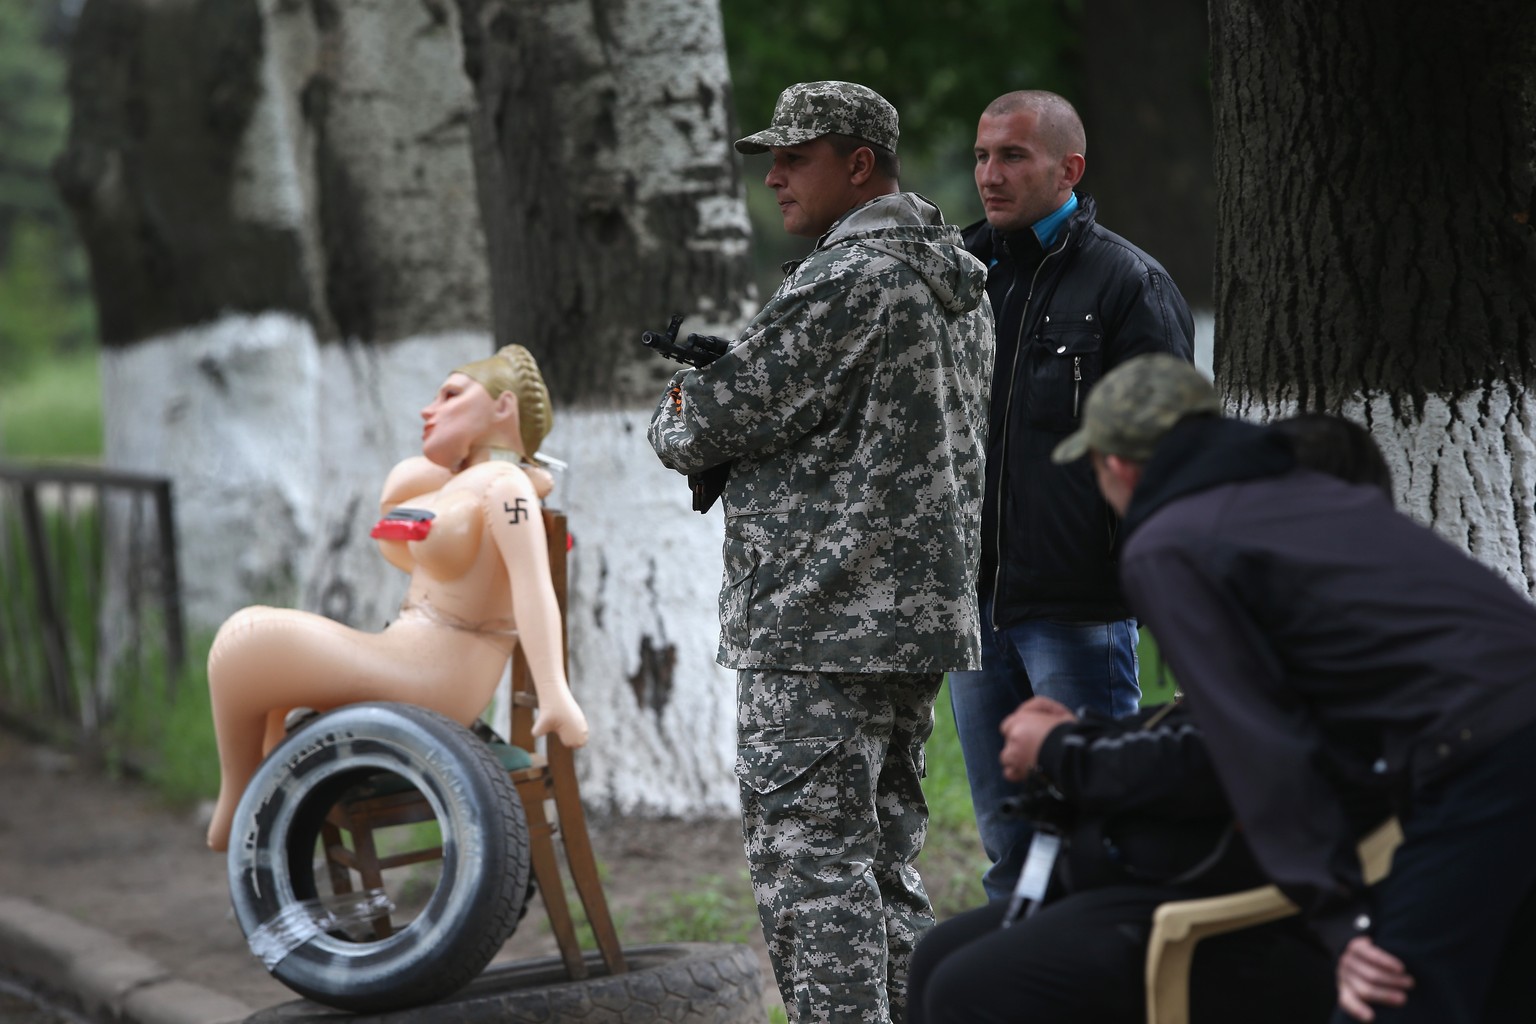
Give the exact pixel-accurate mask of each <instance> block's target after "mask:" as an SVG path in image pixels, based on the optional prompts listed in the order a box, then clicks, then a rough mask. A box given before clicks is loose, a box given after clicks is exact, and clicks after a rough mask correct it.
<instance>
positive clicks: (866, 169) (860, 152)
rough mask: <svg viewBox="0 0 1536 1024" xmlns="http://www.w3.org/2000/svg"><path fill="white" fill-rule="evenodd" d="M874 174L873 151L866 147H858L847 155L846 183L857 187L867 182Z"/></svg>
mask: <svg viewBox="0 0 1536 1024" xmlns="http://www.w3.org/2000/svg"><path fill="white" fill-rule="evenodd" d="M874 173H875V151H874V150H872V149H870V148H869V147H868V146H860V147H859V148H858V149H855V150H854V151H853V152H852V153H850V154H848V182H849V184H851V185H853V186H855V187H858V186H861V185H863V184H864V183H865V182H867V181H869V179H870V176H871V175H873V174H874Z"/></svg>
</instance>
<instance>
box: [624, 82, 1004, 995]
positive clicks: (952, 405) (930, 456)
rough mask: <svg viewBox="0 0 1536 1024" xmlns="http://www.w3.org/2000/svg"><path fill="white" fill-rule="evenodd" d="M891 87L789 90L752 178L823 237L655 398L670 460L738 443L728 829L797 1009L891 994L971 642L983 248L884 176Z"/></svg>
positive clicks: (987, 339) (725, 659)
mask: <svg viewBox="0 0 1536 1024" xmlns="http://www.w3.org/2000/svg"><path fill="white" fill-rule="evenodd" d="M896 139H897V118H896V111H895V109H893V108H892V107H891V105H890V104H889V103H887V102H886V101H885V100H884V99H883V98H881V97H880V96H879V95H878V94H876V93H875V92H873V91H872V90H870V89H868V88H865V87H864V86H860V85H853V84H850V83H847V82H811V83H804V84H800V85H795V86H792V87H790V88H789V89H786V90H785V91H784V92H783V94H781V95H780V97H779V102H778V105H777V107H776V108H775V110H774V116H773V124H772V126H771V127H770V128H768V129H767V130H766V131H763V132H759V133H758V134H756V135H752V136H749V137H747V138H745V139H742V140H740V141H739V142H737V143H736V148H737V149H738V150H739V151H740V152H743V153H763V152H770V151H771V152H772V154H773V166H772V168H771V169H770V171H769V172H768V175H767V177H766V178H765V183H766V184H767V185H768V187H769V188H771V189H773V190H774V193H775V194H776V196H777V197H778V200H779V207H780V210H781V211H782V213H783V217H784V226H785V229H786V230H787V231H789V232H790V233H791V234H796V235H801V236H804V237H808V238H815V239H816V246H815V248H814V249H813V250H812V252H811V254H810V255H809V256H807V257H806V258H805V259H803V260H801V261H799V262H797V263H791V264H789V265H788V266H787V267H786V271H787V273H786V277H785V279H784V283H783V284H782V285H781V286H780V287H779V289H778V291H777V292H776V293H774V296H773V298H772V299H770V300H769V302H768V304H767V305H766V306H765V307H764V308H763V310H762V312H760V313H759V314H758V315H757V316H756V317H754V318H753V320H752V321H751V323H749V324H748V325H747V327H746V330H745V332H744V333H743V334H742V336H741V338H740V339H739V340H737V341H736V342H735V343H734V344H733V346H732V347H731V349H730V350H729V351H728V352H727V353H726V354H725V355H723V356H721V357H720V358H719V359H718V360H716V361H715V362H713V363H711V364H710V365H708V366H706V367H704V368H702V369H695V370H685V371H682V372H681V373H679V374H678V375H677V376H676V377H674V378H673V380H672V387H671V390H670V391H669V393H668V394H667V395H666V397H665V398H663V400H662V402H661V405H660V407H659V408H658V409H657V410H656V414H655V416H654V417H653V418H652V420H651V427H650V439H651V444H652V446H653V447H654V448H655V449H656V452H657V454H658V455H660V456H661V459H662V461H663V462H664V463H665V464H666V465H668V466H670V467H671V468H673V469H676V470H678V471H680V472H684V473H690V474H701V473H704V472H705V471H707V470H711V469H713V468H714V467H718V466H722V465H726V464H728V465H729V467H730V470H729V479H728V480H727V481H726V483H725V486H724V494H723V497H724V503H725V579H724V583H723V586H722V588H721V594H720V653H719V658H720V662H721V664H723V665H726V666H727V667H731V668H735V669H738V670H739V674H738V682H737V702H738V709H739V710H738V743H739V748H738V756H737V762H736V773H737V776H738V778H739V781H740V784H741V799H742V819H743V832H744V837H745V841H746V850H747V860H748V863H749V864H750V866H751V871H752V880H753V888H754V891H755V894H756V898H757V905H758V910H759V915H760V917H761V919H762V925H763V931H764V934H765V936H766V937H767V940H768V948H769V954H770V956H771V957H772V960H773V965H774V973H775V975H776V976H777V980H778V984H779V991H780V992H781V993H782V994H783V997H784V1003H785V1006H786V1008H787V1010H788V1013H789V1017H790V1019H791V1020H792V1021H798V1022H800V1024H811V1022H813V1021H814V1022H828V1024H830V1022H837V1024H843V1022H848V1021H861V1022H868V1024H884V1022H886V1021H889V1020H892V1019H895V1020H898V1021H899V1020H901V1019H903V1018H904V1016H905V993H906V973H907V962H908V958H909V955H910V953H911V950H912V946H913V944H914V943H915V941H916V939H917V937H918V935H919V933H920V932H921V931H922V930H923V929H925V928H926V927H928V926H929V925H930V924H931V923H932V920H933V912H932V909H931V907H930V905H929V903H928V896H927V893H926V892H925V891H924V889H923V885H922V881H921V880H920V879H919V878H918V875H917V872H916V870H915V869H914V867H913V861H914V860H915V859H916V857H917V854H918V852H919V850H920V849H921V848H922V844H923V839H924V837H925V835H926V833H927V806H926V804H925V803H924V801H923V795H922V790H921V788H920V782H919V780H920V779H921V777H922V774H923V743H924V741H925V740H926V739H927V737H928V735H929V732H930V731H931V729H932V710H933V701H934V697H935V695H936V694H937V692H938V689H939V683H940V680H941V678H942V673H943V671H944V670H946V669H950V668H956V667H959V666H966V665H975V664H977V662H978V659H979V656H980V650H979V643H980V638H979V636H978V632H977V617H976V594H975V584H976V572H977V564H978V557H979V544H980V537H979V525H980V514H981V490H982V486H983V481H982V457H983V452H984V451H985V448H986V415H987V392H988V376H989V373H990V370H991V366H992V345H993V332H992V314H991V307H990V305H989V304H988V302H987V298H986V294H985V285H986V272H985V270H984V269H983V267H982V265H981V264H980V263H979V262H978V261H977V260H976V259H974V258H973V257H972V256H970V255H969V254H968V253H966V251H965V249H964V247H963V246H962V244H961V239H960V234H959V232H958V231H957V230H956V229H955V228H954V227H952V226H949V225H947V224H945V223H944V221H943V217H942V215H941V214H940V213H939V211H938V209H937V208H936V207H935V206H934V205H933V204H932V203H929V202H928V201H927V200H926V199H923V198H922V197H921V196H918V195H916V194H914V193H903V192H900V191H899V185H898V183H897V175H898V172H899V168H898V165H897V162H896V156H895V149H896Z"/></svg>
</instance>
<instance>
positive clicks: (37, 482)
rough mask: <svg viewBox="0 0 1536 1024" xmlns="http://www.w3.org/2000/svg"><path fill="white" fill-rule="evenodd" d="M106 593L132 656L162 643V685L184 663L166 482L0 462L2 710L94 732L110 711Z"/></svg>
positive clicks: (83, 735)
mask: <svg viewBox="0 0 1536 1024" xmlns="http://www.w3.org/2000/svg"><path fill="white" fill-rule="evenodd" d="M108 572H111V573H113V574H114V578H113V579H111V580H109V579H108V578H107V576H106V574H107V573H108ZM108 593H115V594H117V595H119V597H120V601H121V604H122V608H121V611H122V613H123V615H124V616H125V621H126V624H127V626H128V628H129V629H131V630H133V631H134V635H133V636H132V637H131V638H130V643H129V645H128V646H129V648H130V649H131V650H132V651H133V652H134V653H135V655H136V656H137V655H138V654H139V653H140V652H141V651H142V650H143V649H144V647H145V646H146V644H155V643H157V642H158V644H159V645H160V647H161V649H162V650H163V651H164V655H165V664H166V669H167V676H168V679H167V684H168V685H169V683H170V681H171V680H174V679H175V678H176V677H177V676H178V675H179V674H180V672H181V669H182V667H183V665H184V663H185V661H186V639H185V633H184V627H183V619H182V602H181V577H180V572H179V569H178V566H177V554H176V522H175V510H174V506H173V503H172V494H171V481H170V480H168V479H165V478H163V477H154V476H145V475H141V474H136V473H122V472H114V471H110V470H101V469H92V468H86V467H77V466H20V465H14V464H8V463H0V712H4V713H5V714H6V715H8V716H9V717H12V718H15V719H20V720H22V721H29V722H31V723H32V724H34V725H43V726H45V727H51V728H55V729H56V728H59V727H62V728H63V729H64V730H66V731H68V732H72V733H75V734H77V736H78V737H79V738H80V739H82V740H89V739H91V738H92V737H93V736H94V735H95V734H96V733H97V731H98V730H99V729H100V728H101V725H102V723H103V721H104V719H105V718H106V717H108V716H109V715H110V714H111V705H112V700H111V696H112V695H111V693H110V680H111V678H112V675H113V668H114V666H110V665H104V664H103V663H102V662H103V658H104V656H110V655H109V654H108V651H107V646H108V645H105V644H104V643H103V637H104V629H105V627H106V625H107V623H106V621H105V619H106V617H107V614H108V613H107V611H106V610H105V609H104V596H105V595H107V594H108ZM150 606H154V609H153V613H155V614H154V619H153V621H151V619H150V616H149V615H147V614H146V612H148V611H150V610H151V609H150ZM118 625H119V626H121V625H122V624H121V623H119V624H118ZM145 632H151V633H152V634H153V635H148V636H146V635H142V634H143V633H145ZM39 719H42V720H43V721H41V722H40V721H39Z"/></svg>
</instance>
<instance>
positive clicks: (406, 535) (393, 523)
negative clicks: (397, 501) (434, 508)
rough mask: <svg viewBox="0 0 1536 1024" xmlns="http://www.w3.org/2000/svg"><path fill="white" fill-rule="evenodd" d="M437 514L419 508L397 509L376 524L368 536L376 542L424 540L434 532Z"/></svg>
mask: <svg viewBox="0 0 1536 1024" xmlns="http://www.w3.org/2000/svg"><path fill="white" fill-rule="evenodd" d="M435 517H436V513H433V512H428V511H426V510H425V509H419V508H397V509H394V510H392V511H390V512H389V513H388V514H386V515H385V516H384V518H383V519H380V520H379V521H378V522H377V523H375V524H374V526H373V529H372V530H371V531H370V532H369V534H368V536H370V537H372V538H373V539H374V540H422V539H424V538H425V537H426V535H427V534H428V533H430V532H431V530H432V520H433V519H434V518H435Z"/></svg>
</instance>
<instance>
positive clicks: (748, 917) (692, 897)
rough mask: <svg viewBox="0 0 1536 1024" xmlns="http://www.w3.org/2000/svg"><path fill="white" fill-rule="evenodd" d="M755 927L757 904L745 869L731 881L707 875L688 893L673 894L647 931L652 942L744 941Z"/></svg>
mask: <svg viewBox="0 0 1536 1024" xmlns="http://www.w3.org/2000/svg"><path fill="white" fill-rule="evenodd" d="M756 930H757V907H756V905H755V904H754V903H753V901H752V883H751V882H750V881H748V879H747V873H746V871H742V872H741V873H740V876H739V877H738V878H737V879H736V880H735V882H731V881H729V880H727V879H724V878H722V877H720V876H719V875H706V876H704V877H703V878H701V879H699V881H698V884H697V886H695V887H694V888H693V889H691V890H689V891H688V892H679V893H673V894H672V895H671V896H670V897H668V899H667V904H666V906H665V907H664V908H663V909H662V910H661V911H660V912H659V913H657V915H656V917H655V919H654V920H653V921H652V922H651V924H650V927H649V929H648V932H649V934H650V941H653V942H746V941H747V940H749V939H750V938H751V937H752V935H753V933H754V932H755V931H756Z"/></svg>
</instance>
